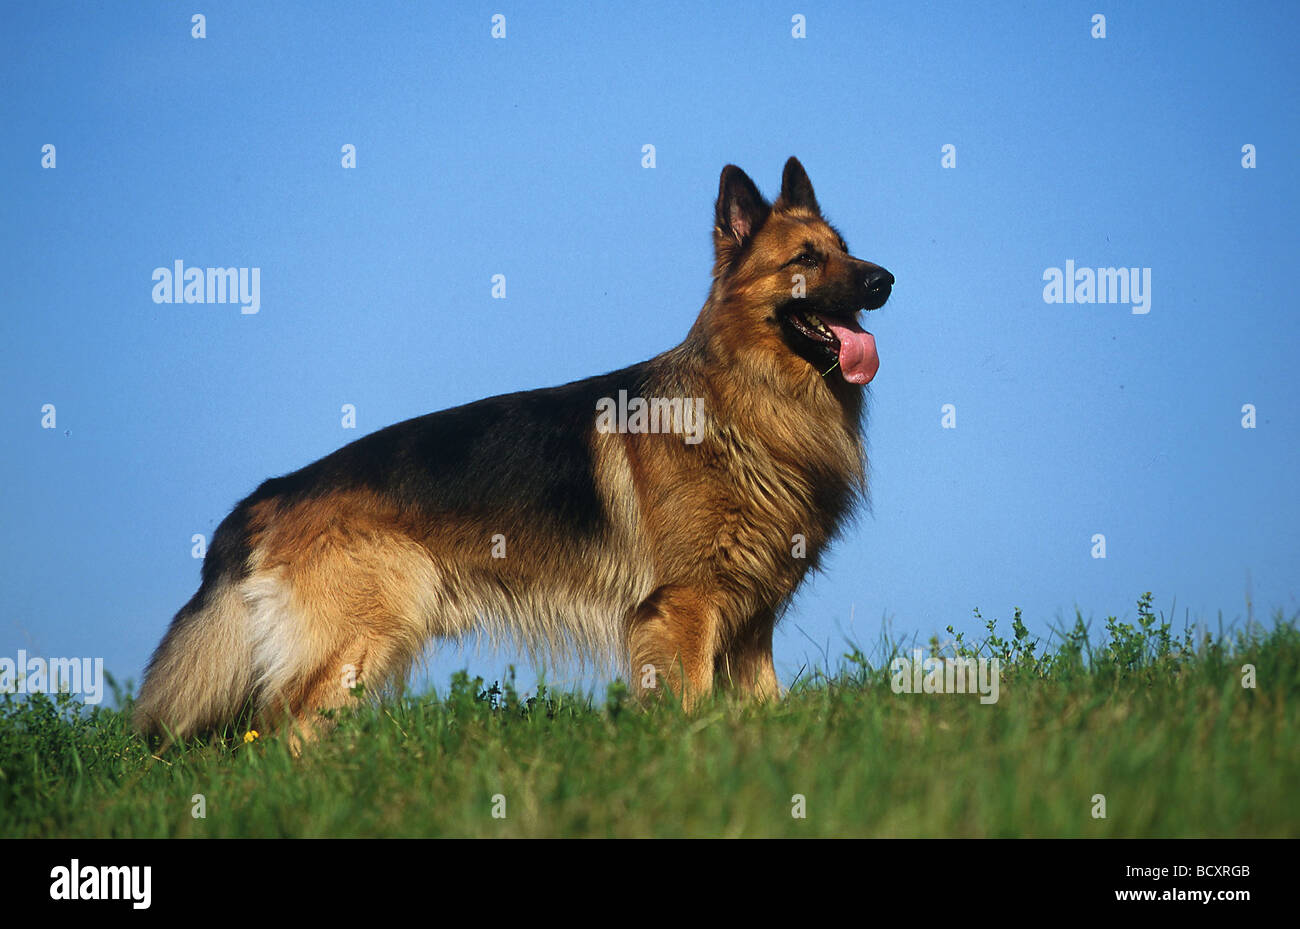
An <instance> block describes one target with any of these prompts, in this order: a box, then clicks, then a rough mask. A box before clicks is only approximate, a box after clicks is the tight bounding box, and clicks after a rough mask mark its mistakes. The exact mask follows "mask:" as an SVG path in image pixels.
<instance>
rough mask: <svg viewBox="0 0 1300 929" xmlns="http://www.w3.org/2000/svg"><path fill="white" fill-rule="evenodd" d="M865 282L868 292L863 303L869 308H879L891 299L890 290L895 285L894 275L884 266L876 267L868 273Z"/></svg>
mask: <svg viewBox="0 0 1300 929" xmlns="http://www.w3.org/2000/svg"><path fill="white" fill-rule="evenodd" d="M865 284H866V291H867V292H866V294H865V295H864V297H863V304H862V305H863V306H864V307H865V308H866V309H868V310H874V309H878V308H879V307H882V306H884V305H885V301H886V300H888V299H889V291H890V290H891V289H892V288H893V286H894V275H892V274H890V273H889V272H888V271H886V270H885V269H884V268H876V269H875V270H874V271H871V272H869V273H868V274H867V277H866V281H865Z"/></svg>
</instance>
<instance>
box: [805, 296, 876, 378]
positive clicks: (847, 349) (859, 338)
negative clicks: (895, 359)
mask: <svg viewBox="0 0 1300 929" xmlns="http://www.w3.org/2000/svg"><path fill="white" fill-rule="evenodd" d="M785 318H786V320H787V321H788V322H789V324H790V328H791V329H793V330H794V331H795V332H796V333H798V334H799V335H800V336H802V337H803V338H804V339H806V340H807V341H808V342H809V343H811V345H812V346H813V347H815V348H816V350H817V351H818V352H820V353H821V354H822V355H823V356H825V358H826V359H827V364H828V365H829V368H828V370H827V371H825V372H824V373H826V374H829V373H830V372H831V371H833V370H834V369H835V367H836V366H838V367H839V370H840V373H841V375H842V376H843V378H844V380H846V381H848V382H849V383H850V384H868V383H870V382H871V379H872V378H873V377H875V376H876V372H877V371H878V370H880V356H879V355H878V354H876V337H875V336H873V335H872V334H871V333H870V332H867V330H865V329H863V328H862V326H860V325H859V324H858V320H857V314H856V313H855V314H852V315H849V316H838V315H831V314H829V313H814V312H811V311H809V310H801V309H796V310H792V311H791V312H789V313H787V314H786V317H785ZM832 362H834V364H832Z"/></svg>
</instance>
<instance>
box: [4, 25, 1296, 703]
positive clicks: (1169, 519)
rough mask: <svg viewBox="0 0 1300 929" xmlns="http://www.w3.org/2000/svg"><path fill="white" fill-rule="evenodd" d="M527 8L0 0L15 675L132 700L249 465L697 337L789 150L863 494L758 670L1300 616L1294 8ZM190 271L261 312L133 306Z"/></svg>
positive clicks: (441, 670)
mask: <svg viewBox="0 0 1300 929" xmlns="http://www.w3.org/2000/svg"><path fill="white" fill-rule="evenodd" d="M542 6H543V8H540V9H539V8H537V7H538V5H536V4H524V5H520V6H519V7H518V8H517V9H515V8H512V7H511V6H474V5H468V6H465V5H456V6H455V7H454V8H452V9H441V8H439V7H438V6H437V5H435V4H426V3H410V2H404V3H393V4H385V3H368V4H323V3H322V4H310V5H305V4H304V5H293V4H274V5H270V4H253V3H237V4H232V3H219V2H214V3H203V4H199V5H197V7H196V10H191V9H190V8H189V7H185V8H181V7H177V6H176V5H175V4H170V3H129V4H128V3H122V4H85V3H78V4H59V3H24V4H15V3H8V4H5V5H4V6H3V8H0V52H2V54H0V86H2V87H3V93H0V133H2V141H3V144H2V145H0V190H2V194H0V201H2V202H3V210H0V237H2V241H3V249H0V274H2V275H3V280H4V282H5V287H4V292H5V300H4V310H3V314H0V365H2V367H0V391H2V393H0V396H3V401H4V402H3V404H0V435H3V447H4V454H3V456H2V457H0V488H3V489H2V491H0V493H2V496H0V565H2V566H3V567H0V604H2V605H0V654H4V655H11V656H12V655H13V654H14V653H15V652H16V651H17V650H18V649H20V648H22V649H26V650H28V651H29V652H35V653H40V654H44V655H59V656H71V655H78V656H80V655H93V656H102V657H103V658H104V659H105V665H106V667H107V668H108V669H109V670H110V671H111V672H113V673H115V674H116V675H117V676H118V677H119V678H128V677H132V678H135V679H136V680H137V681H138V679H139V676H140V672H141V670H142V668H143V666H144V663H145V661H146V659H147V657H148V655H149V653H150V651H151V650H152V648H153V647H154V645H155V644H156V643H157V641H158V639H159V637H160V636H161V634H162V632H163V630H164V629H165V627H166V624H167V622H168V621H169V619H170V617H171V615H172V614H173V613H174V612H175V610H176V609H177V608H179V607H180V605H181V604H182V603H184V602H185V600H186V599H188V597H189V596H190V595H191V594H192V593H193V591H194V589H195V587H196V586H197V582H198V573H199V564H200V563H199V561H198V560H196V559H194V558H193V557H192V556H191V537H192V535H193V534H195V533H204V534H207V535H209V536H210V534H211V532H212V530H213V529H214V528H215V526H216V524H217V523H218V522H219V521H220V520H221V518H222V517H223V516H224V515H225V514H226V512H228V510H229V509H230V508H231V506H232V505H233V504H234V503H235V502H236V501H237V500H238V499H239V498H241V497H242V496H244V495H245V494H247V493H248V492H249V491H250V490H252V489H253V488H254V487H255V486H256V485H257V484H258V483H259V482H260V481H261V480H262V479H263V478H265V477H268V476H271V475H275V474H281V473H284V472H287V471H290V470H293V469H295V468H297V467H299V466H301V465H304V464H306V463H308V462H310V461H312V460H314V459H316V458H318V457H320V456H321V455H323V454H326V453H328V452H329V451H332V450H333V449H335V448H337V447H338V446H340V445H342V444H344V443H345V442H347V441H350V440H352V439H354V438H357V437H358V436H360V435H362V434H364V433H365V432H369V431H372V430H374V429H377V428H380V427H382V426H384V425H387V424H389V423H391V422H395V421H398V420H401V419H405V418H407V417H410V416H414V415H418V414H421V413H424V412H429V411H432V410H437V409H442V408H445V407H448V406H452V405H456V404H459V403H463V402H466V401H469V400H473V399H476V398H478V397H481V396H486V395H489V394H493V393H501V392H506V391H512V390H518V389H524V388H529V387H541V386H547V385H551V384H556V383H562V382H565V381H569V380H572V379H575V378H578V377H582V376H586V375H588V374H593V373H598V372H601V371H606V370H611V369H613V368H617V367H622V366H624V365H626V364H629V363H631V362H635V361H639V360H642V359H645V358H648V357H650V356H652V355H654V354H656V353H658V352H660V351H662V350H664V349H666V348H668V347H670V346H671V345H673V344H675V343H676V342H678V341H680V339H681V338H682V337H683V336H684V335H685V333H686V331H687V329H688V328H689V326H690V324H691V322H692V321H693V319H694V317H695V314H696V313H697V312H698V310H699V307H700V304H701V302H702V301H703V299H704V296H705V294H706V291H707V286H708V273H709V266H710V262H711V254H710V238H709V230H710V225H711V220H712V201H713V197H714V195H715V193H716V187H717V179H718V173H719V171H720V170H721V168H722V166H723V165H724V164H726V163H728V162H734V163H736V164H738V165H740V166H741V167H743V168H744V169H745V170H746V171H748V172H749V173H750V175H751V176H752V177H753V178H754V179H755V181H756V182H757V183H758V184H759V186H760V187H761V188H762V189H763V190H765V191H766V192H767V193H768V194H769V195H775V193H776V187H777V186H778V183H779V178H780V171H781V165H782V163H783V162H784V160H785V159H786V158H787V157H788V156H789V155H792V154H793V155H797V156H798V157H799V158H800V159H801V160H802V161H803V163H804V165H805V167H806V168H807V170H808V172H809V175H810V176H811V178H812V181H813V183H814V185H815V186H816V190H817V194H818V197H819V199H820V201H821V203H822V205H823V207H824V209H825V211H826V213H827V215H828V216H829V218H831V219H832V221H834V222H835V223H836V224H837V226H838V227H839V228H840V229H841V231H842V232H843V233H844V235H845V236H846V238H847V239H848V241H849V243H850V245H851V247H852V248H853V251H854V253H855V254H857V255H858V256H860V257H862V258H866V259H869V260H872V261H875V262H877V263H879V264H881V265H884V266H885V267H887V268H889V269H890V270H891V271H892V272H893V273H894V275H895V277H896V278H897V281H898V283H897V285H896V287H895V291H894V296H893V298H892V299H891V301H890V303H889V304H888V305H887V306H886V307H885V309H884V310H882V311H881V312H880V313H878V314H873V316H872V318H871V321H870V323H869V325H870V327H871V329H872V331H873V332H874V333H875V334H876V338H877V343H878V346H879V351H880V356H881V369H880V373H879V375H878V376H877V378H876V380H875V381H874V382H873V384H872V385H871V388H870V395H871V396H870V422H869V428H868V442H869V449H870V455H871V469H870V471H871V487H872V490H871V493H872V511H871V513H870V514H869V515H865V516H864V518H863V519H862V520H860V522H859V523H858V525H857V526H856V527H855V528H854V529H853V530H852V531H851V532H850V533H849V534H848V535H847V537H846V538H845V539H844V540H842V542H840V543H839V544H838V545H837V547H836V548H835V549H834V551H833V553H832V555H831V557H830V558H829V559H828V560H827V562H826V571H825V574H824V575H823V576H821V577H819V578H817V579H816V580H814V581H813V582H811V583H809V584H808V585H806V586H805V588H804V589H803V590H802V592H801V594H800V596H799V598H798V599H797V601H796V602H795V604H794V607H793V609H792V610H791V611H790V613H789V614H788V616H787V618H786V620H785V622H784V623H783V625H782V626H781V627H779V629H778V635H777V642H776V658H777V667H778V672H779V673H780V675H781V677H782V679H783V680H784V681H786V682H787V683H788V682H789V680H790V679H791V678H792V677H793V676H794V674H795V673H797V671H798V670H799V668H800V667H801V666H803V665H805V664H809V663H811V664H815V665H820V664H821V662H822V660H823V657H822V649H827V650H828V654H829V656H830V659H831V661H832V663H834V662H835V660H836V659H837V658H838V655H839V654H840V653H841V652H842V651H844V640H845V638H846V637H851V638H854V639H856V640H858V641H859V642H862V643H864V644H865V645H868V646H869V645H870V643H871V642H873V641H874V640H875V639H876V638H877V636H878V634H879V632H880V628H881V622H882V619H883V618H888V620H889V623H890V628H891V630H892V632H893V634H895V635H897V636H900V637H902V638H911V637H913V636H915V637H917V638H919V639H920V640H923V641H924V640H926V639H928V638H929V636H930V635H931V634H932V633H936V632H941V631H942V630H943V628H944V627H945V626H947V625H948V624H953V625H954V626H955V627H956V628H958V629H966V630H970V631H972V632H973V631H975V625H974V623H973V622H972V620H971V610H972V608H974V607H976V606H978V607H980V608H981V610H982V611H983V613H984V615H985V617H990V616H996V617H998V618H1000V619H1001V620H1003V623H1004V628H1005V621H1006V619H1007V618H1008V617H1009V615H1010V613H1011V610H1012V607H1013V606H1020V607H1023V608H1024V610H1025V617H1026V620H1027V622H1028V624H1029V626H1030V628H1031V630H1033V631H1034V632H1036V633H1039V634H1046V633H1047V631H1048V629H1049V627H1050V626H1051V625H1053V624H1056V623H1059V622H1060V621H1062V620H1069V619H1072V617H1073V614H1074V610H1075V608H1076V606H1077V607H1078V608H1079V609H1081V610H1082V611H1083V615H1084V616H1085V617H1092V618H1093V619H1094V621H1095V624H1094V629H1095V630H1098V631H1099V626H1100V623H1101V621H1102V620H1103V619H1104V617H1105V616H1106V615H1108V614H1117V615H1121V616H1125V615H1127V616H1129V617H1132V616H1133V615H1134V613H1135V610H1134V601H1135V600H1136V598H1137V596H1138V595H1139V594H1140V593H1141V592H1142V591H1145V590H1152V591H1154V592H1155V594H1156V602H1157V605H1158V606H1159V607H1160V608H1162V609H1164V610H1166V611H1169V610H1170V609H1171V608H1172V607H1173V606H1174V604H1175V603H1176V609H1177V614H1178V620H1179V625H1180V626H1181V621H1182V620H1183V618H1184V617H1185V616H1187V617H1190V618H1191V619H1192V620H1194V621H1195V620H1200V621H1204V622H1208V623H1209V624H1210V625H1211V627H1212V628H1214V627H1216V626H1217V623H1218V620H1219V616H1220V614H1222V616H1223V619H1224V621H1225V622H1231V621H1233V620H1237V621H1240V620H1241V619H1243V618H1244V616H1245V614H1246V604H1247V597H1248V596H1250V597H1251V598H1253V604H1254V611H1255V615H1256V617H1257V618H1265V617H1267V616H1268V615H1269V614H1270V613H1271V612H1272V611H1273V610H1275V609H1282V610H1284V611H1285V612H1286V613H1287V614H1288V615H1292V614H1294V613H1295V612H1296V611H1297V610H1298V609H1300V602H1298V598H1300V576H1298V575H1300V571H1298V568H1297V566H1300V526H1298V522H1300V521H1298V520H1297V516H1298V515H1300V513H1298V507H1297V493H1296V489H1295V474H1296V470H1297V469H1296V466H1297V448H1298V443H1297V434H1298V431H1297V430H1298V427H1300V421H1298V416H1297V400H1300V389H1298V388H1300V368H1298V366H1297V365H1296V362H1295V359H1296V356H1297V348H1298V347H1300V345H1298V343H1300V314H1298V313H1297V312H1296V311H1297V297H1296V288H1295V285H1294V282H1292V281H1291V275H1292V274H1293V273H1294V267H1295V265H1294V251H1295V246H1296V223H1295V219H1294V210H1295V207H1296V205H1297V186H1298V184H1300V180H1298V178H1297V173H1296V171H1295V170H1294V166H1293V164H1292V162H1290V161H1288V160H1287V159H1292V160H1294V153H1295V152H1296V151H1297V150H1298V149H1300V139H1298V138H1297V135H1298V132H1297V127H1298V126H1300V120H1298V119H1297V116H1300V112H1298V109H1300V106H1298V104H1297V99H1300V98H1298V97H1297V93H1296V90H1297V80H1296V77H1297V65H1296V63H1295V57H1294V54H1293V48H1292V45H1293V39H1294V36H1295V35H1296V34H1297V32H1298V31H1300V29H1298V27H1300V22H1298V20H1300V7H1297V6H1296V5H1294V4H1284V3H1277V4H1267V3H1256V4H1242V5H1222V4H1189V3H1178V4H1174V3H1167V4H1159V3H1142V4H1135V3H1109V2H1107V3H1089V4H1078V3H1018V4H1005V3H993V4H964V3H963V4H958V3H945V4H919V3H913V2H901V3H896V4H891V3H871V4H859V3H855V4H816V5H808V6H799V5H796V6H794V7H792V6H791V5H789V4H779V5H778V4H768V3H746V4H736V5H728V6H723V5H714V4H708V5H704V6H703V8H698V7H697V5H695V4H684V3H683V4H675V3H668V4H652V5H644V6H638V7H636V8H631V7H628V8H624V7H623V6H620V5H606V4H599V5H580V6H579V5H575V6H560V5H551V4H546V5H542ZM195 11H199V12H203V13H204V14H205V15H206V18H207V21H206V31H207V37H206V38H203V39H196V38H193V37H192V36H191V28H192V26H191V22H190V15H191V13H192V12H195ZM498 12H500V13H504V14H505V16H506V27H507V31H506V38H504V39H493V38H492V37H491V35H490V28H491V23H490V18H491V16H492V14H494V13H498ZM795 12H801V13H803V14H804V15H805V16H806V17H807V38H804V39H796V38H793V37H792V36H791V28H792V27H791V15H792V14H793V13H795ZM1097 12H1101V13H1104V14H1105V16H1106V36H1105V38H1101V39H1098V38H1093V37H1092V36H1091V31H1092V29H1093V26H1092V21H1091V20H1092V15H1093V14H1094V13H1097ZM47 144H52V145H54V146H55V152H56V159H57V160H56V167H54V168H53V169H48V168H42V164H41V162H42V147H43V146H45V145H47ZM345 144H352V145H355V146H356V151H357V156H356V157H357V167H356V168H355V169H351V170H347V169H344V168H342V167H341V165H340V159H341V157H342V156H341V154H340V149H341V147H342V146H343V145H345ZM646 144H652V145H654V146H655V149H656V155H657V166H656V167H654V168H653V169H645V168H643V167H642V166H641V151H642V146H643V145H646ZM948 144H951V145H953V146H955V149H956V167H955V168H944V167H942V165H941V148H942V146H944V145H948ZM1247 144H1250V145H1253V146H1255V150H1256V158H1257V167H1255V168H1253V169H1246V168H1243V166H1242V157H1243V156H1242V147H1243V145H1247ZM176 260H182V261H184V262H185V264H186V265H187V266H189V265H196V266H243V267H257V268H260V269H261V278H260V280H261V308H260V311H259V312H258V313H257V314H255V315H245V314H242V313H241V312H240V309H239V307H238V306H237V305H231V304H226V305H216V304H192V305H186V304H180V305H176V304H156V303H154V302H153V300H152V299H151V293H152V290H153V281H152V274H153V270H154V269H155V268H157V267H171V265H172V263H173V262H174V261H176ZM1067 261H1072V262H1074V264H1075V265H1076V266H1077V267H1092V268H1097V267H1112V266H1114V267H1120V266H1122V267H1136V268H1149V269H1151V280H1152V284H1151V295H1150V307H1149V308H1150V312H1149V313H1146V314H1134V313H1132V312H1131V309H1130V307H1129V306H1127V305H1122V304H1100V303H1094V304H1080V303H1072V304H1049V303H1045V302H1044V299H1043V288H1044V282H1043V273H1044V271H1045V270H1046V269H1048V268H1053V267H1057V268H1063V267H1065V263H1066V262H1067ZM498 273H500V274H505V275H506V279H507V297H506V299H505V300H494V299H492V298H491V292H490V288H491V278H492V275H494V274H498ZM345 403H350V404H354V405H355V408H356V411H357V414H356V415H357V429H356V430H355V431H352V430H345V429H343V428H342V427H341V419H342V414H341V407H342V405H343V404H345ZM45 404H53V405H54V407H55V411H56V428H54V429H44V428H42V408H43V406H44V405H45ZM944 404H953V405H954V406H955V409H956V422H957V426H956V428H955V429H944V428H942V422H941V420H942V408H943V405H944ZM1244 404H1254V406H1255V408H1256V411H1257V413H1256V415H1257V425H1256V428H1254V429H1243V428H1242V406H1243V405H1244ZM1096 533H1102V534H1104V535H1105V538H1106V555H1107V557H1106V558H1105V559H1096V558H1093V557H1092V549H1093V543H1092V541H1091V540H1092V537H1093V536H1094V534H1096ZM512 660H517V656H512V655H510V654H509V653H491V652H487V653H483V654H481V655H478V656H474V655H472V654H471V655H469V656H466V655H464V654H460V653H456V652H451V653H448V652H446V651H442V652H434V653H432V658H431V661H430V663H429V667H428V675H429V678H430V679H431V680H433V681H434V682H435V683H439V684H441V683H442V682H444V681H445V680H446V678H447V676H448V675H449V674H450V672H451V671H452V670H454V669H456V668H459V667H463V666H465V665H466V664H467V663H468V664H469V666H470V667H471V668H472V669H473V670H474V671H476V672H477V673H482V674H484V675H485V676H487V677H489V678H491V677H493V676H494V675H497V674H499V673H500V669H501V668H502V667H503V666H504V665H505V664H506V663H507V662H509V661H512ZM562 676H563V675H562V674H556V675H553V677H562Z"/></svg>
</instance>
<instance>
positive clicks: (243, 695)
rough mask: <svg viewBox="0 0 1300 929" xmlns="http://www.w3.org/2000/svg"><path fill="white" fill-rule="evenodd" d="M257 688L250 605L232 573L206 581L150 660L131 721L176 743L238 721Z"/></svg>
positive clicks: (138, 728)
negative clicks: (240, 713)
mask: <svg viewBox="0 0 1300 929" xmlns="http://www.w3.org/2000/svg"><path fill="white" fill-rule="evenodd" d="M252 692H253V637H252V635H251V630H250V619H249V612H248V608H247V606H246V605H245V603H244V601H243V598H242V597H241V595H240V592H239V587H238V585H237V583H236V582H235V580H234V579H233V578H231V577H230V576H229V575H225V576H219V577H214V578H211V579H205V581H204V583H203V585H202V586H201V587H200V588H199V591H198V593H196V594H195V595H194V598H193V599H192V600H190V602H189V603H187V604H185V606H184V607H182V608H181V610H180V612H179V613H177V614H176V616H175V618H174V619H173V620H172V624H171V627H170V628H168V630H167V634H166V635H165V636H163V640H162V642H161V643H160V644H159V646H158V648H157V650H156V651H155V652H154V653H153V657H152V658H151V659H149V667H148V668H147V669H146V671H145V677H144V684H143V685H142V686H141V688H140V696H139V697H138V698H137V699H136V701H135V709H134V711H133V715H132V720H131V722H132V725H133V726H134V728H135V730H136V731H137V732H138V733H140V734H141V735H145V736H151V735H161V736H163V737H164V738H165V740H166V744H171V743H172V742H176V741H179V740H181V739H185V738H187V737H189V736H191V735H193V734H195V733H196V732H200V731H203V730H206V729H210V728H215V727H218V726H220V725H222V724H225V723H229V722H231V721H232V720H233V719H234V718H235V717H236V716H237V715H238V714H239V712H240V710H241V709H242V708H243V707H244V706H245V705H247V704H248V702H249V698H250V697H251V696H252Z"/></svg>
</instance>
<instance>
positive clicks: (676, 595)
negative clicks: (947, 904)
mask: <svg viewBox="0 0 1300 929" xmlns="http://www.w3.org/2000/svg"><path fill="white" fill-rule="evenodd" d="M719 625H720V624H719V616H718V610H717V608H716V606H715V605H714V604H713V603H711V602H710V601H709V598H708V597H706V596H705V595H703V594H702V593H700V592H698V591H695V590H691V589H689V588H686V587H677V586H671V585H668V586H664V587H660V588H659V589H658V590H656V591H655V592H654V593H652V594H651V595H650V596H649V597H647V598H646V599H645V600H644V601H642V603H641V605H640V606H638V607H637V609H636V611H635V613H634V614H633V616H632V620H631V623H630V626H629V629H628V652H629V657H630V659H631V669H630V670H631V673H632V679H633V682H634V684H635V689H636V690H637V692H638V693H639V694H640V695H641V696H642V697H643V698H646V697H651V696H654V695H655V692H656V691H660V689H661V687H662V686H663V685H665V684H666V686H667V687H668V688H670V689H671V690H672V691H673V692H674V693H676V694H677V695H678V696H679V698H680V699H681V701H682V706H683V707H684V708H685V709H686V710H687V711H689V710H690V709H691V708H692V707H693V706H694V705H695V703H696V702H697V701H698V700H699V698H700V697H702V696H704V695H706V694H708V693H709V691H710V690H711V689H712V688H713V670H714V662H715V657H716V655H717V651H718V631H719Z"/></svg>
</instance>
